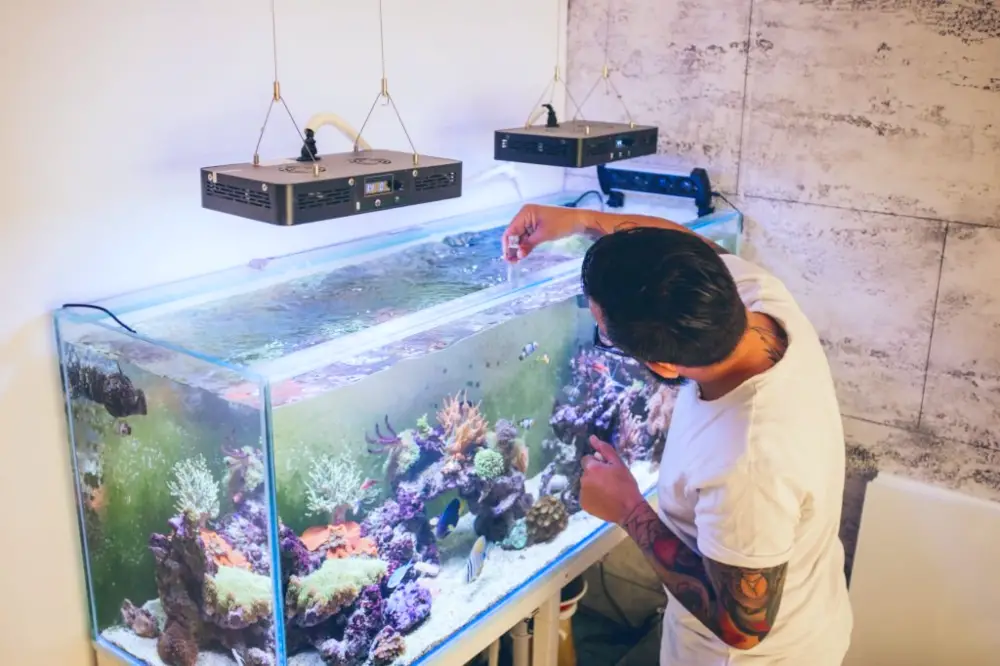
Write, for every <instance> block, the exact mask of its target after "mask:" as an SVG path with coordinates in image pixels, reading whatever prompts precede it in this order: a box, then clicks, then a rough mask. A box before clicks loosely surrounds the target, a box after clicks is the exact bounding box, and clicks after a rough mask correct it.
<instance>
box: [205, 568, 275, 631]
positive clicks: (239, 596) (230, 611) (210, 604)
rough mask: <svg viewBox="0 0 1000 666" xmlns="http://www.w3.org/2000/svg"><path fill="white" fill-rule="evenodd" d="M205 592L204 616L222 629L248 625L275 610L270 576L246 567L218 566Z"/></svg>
mask: <svg viewBox="0 0 1000 666" xmlns="http://www.w3.org/2000/svg"><path fill="white" fill-rule="evenodd" d="M203 594H204V600H205V607H204V613H205V616H206V617H207V618H208V619H210V620H211V621H212V622H213V623H215V624H216V625H217V626H219V627H222V628H223V629H246V628H247V627H249V626H250V625H252V624H256V623H257V622H259V621H261V620H266V619H267V618H269V617H270V615H271V613H272V612H273V611H272V603H271V601H272V590H271V579H270V578H269V577H267V576H260V575H258V574H255V573H251V572H249V571H247V570H245V569H237V568H235V567H226V566H222V567H219V570H218V571H217V572H216V573H215V575H214V576H208V577H206V578H205V589H204V593H203Z"/></svg>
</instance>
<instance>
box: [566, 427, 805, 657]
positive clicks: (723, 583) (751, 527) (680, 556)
mask: <svg viewBox="0 0 1000 666" xmlns="http://www.w3.org/2000/svg"><path fill="white" fill-rule="evenodd" d="M590 444H591V446H592V447H593V448H594V451H595V453H594V455H590V456H584V458H583V460H582V461H581V465H582V466H583V476H582V477H581V479H580V504H581V506H582V507H583V509H584V510H585V511H587V513H590V514H591V515H594V516H597V517H598V518H601V519H603V520H607V521H610V522H615V523H618V524H619V525H621V526H622V527H623V528H624V529H625V530H626V531H627V532H628V534H629V536H630V537H632V539H633V540H634V541H635V542H636V544H638V546H639V548H640V549H641V550H642V552H643V553H644V554H645V556H646V559H647V560H649V563H650V564H651V565H652V567H653V570H654V571H655V572H656V575H657V577H658V578H659V579H660V581H661V582H662V583H663V584H664V585H665V586H666V588H667V589H668V590H670V593H671V594H672V595H673V596H674V598H675V599H677V601H679V602H680V603H681V604H682V605H683V606H684V607H685V608H686V609H688V610H689V611H690V612H691V614H692V615H694V616H695V617H696V618H698V620H700V621H701V622H702V624H704V625H705V626H706V627H707V628H708V629H709V630H710V631H711V632H712V633H713V634H715V635H716V636H718V637H719V639H721V640H722V641H723V642H725V643H726V644H728V645H730V646H732V647H734V648H738V649H743V650H746V649H749V648H752V647H754V646H755V645H757V644H758V643H760V642H761V641H763V640H764V638H765V637H766V636H767V635H768V633H769V632H770V631H771V628H772V627H773V626H774V621H775V618H776V617H777V615H778V608H779V606H780V604H781V593H782V589H783V587H784V584H785V571H786V569H787V565H786V564H780V565H779V566H773V567H768V568H752V567H739V566H731V565H727V564H723V563H721V562H719V561H717V560H713V559H710V558H709V557H702V555H700V554H699V553H697V552H695V551H693V550H692V549H691V548H688V547H687V546H686V545H685V544H684V542H683V541H681V540H680V539H679V538H678V537H677V535H675V534H674V533H673V532H671V531H670V529H669V528H668V527H667V526H666V525H664V524H663V522H662V521H661V520H660V517H659V515H657V513H656V511H654V510H653V508H652V507H651V506H650V505H649V504H648V503H647V502H646V500H645V498H643V496H642V493H641V492H640V491H639V486H638V484H637V483H636V481H635V477H633V476H632V473H631V472H630V471H629V468H628V466H626V465H625V464H624V463H623V462H622V460H621V458H620V457H619V456H618V453H617V452H616V451H615V449H614V447H612V446H611V445H610V444H607V443H606V442H602V441H600V440H599V439H597V438H596V437H591V439H590ZM730 483H731V485H722V486H716V487H713V488H705V489H703V490H702V491H701V492H700V493H699V502H698V505H696V507H695V525H696V527H697V529H698V543H699V546H698V548H699V550H701V551H702V552H704V553H714V554H715V556H716V557H717V558H719V559H721V558H725V559H727V560H731V561H736V562H742V563H751V564H752V563H753V562H754V561H758V562H761V563H763V562H773V561H780V560H776V557H781V556H780V555H779V556H776V555H774V554H777V553H786V552H789V551H790V550H791V544H792V542H793V540H794V532H795V525H796V523H797V519H798V517H797V512H798V508H797V504H796V501H795V498H794V496H793V495H789V494H787V493H785V492H784V489H783V488H781V487H775V488H769V489H768V492H767V496H768V500H769V501H767V502H762V501H756V500H757V499H758V497H759V495H758V493H760V492H761V490H762V489H760V488H758V487H756V486H754V485H752V483H750V482H748V481H747V480H745V479H741V478H735V479H733V480H732V481H731V482H730ZM774 499H778V500H780V501H779V502H778V503H777V504H775V503H774V502H772V501H770V500H774ZM734 526H743V528H744V530H748V531H744V532H740V531H736V530H738V529H739V528H738V527H734ZM757 526H759V527H757ZM748 540H750V541H752V542H753V543H746V542H747V541H748ZM737 551H739V552H737ZM760 553H771V554H772V555H769V556H767V557H765V558H762V557H761V556H760Z"/></svg>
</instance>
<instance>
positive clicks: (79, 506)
mask: <svg viewBox="0 0 1000 666" xmlns="http://www.w3.org/2000/svg"><path fill="white" fill-rule="evenodd" d="M61 323H62V322H61V321H60V320H59V318H58V317H55V318H53V322H52V324H53V326H52V331H53V333H54V334H55V343H56V350H57V351H58V354H59V376H60V378H61V379H62V386H63V400H64V402H65V406H66V427H67V430H68V434H69V441H70V452H69V454H70V462H71V464H72V469H73V489H74V491H75V492H76V497H75V498H74V499H75V500H76V521H77V526H78V527H79V529H80V547H81V550H82V555H83V569H84V576H85V580H86V584H87V605H88V606H89V607H90V627H91V631H92V635H93V637H94V638H95V639H96V638H98V637H99V636H100V632H99V631H98V630H97V602H96V601H95V599H94V585H93V582H92V580H93V577H92V576H91V571H90V547H89V545H88V544H87V518H86V516H84V513H83V489H82V488H81V487H80V468H79V464H78V462H77V459H76V428H75V427H74V424H73V401H72V398H71V395H72V390H71V388H70V383H69V376H68V375H67V370H68V369H67V367H66V364H65V363H64V362H63V361H64V350H65V347H64V343H63V339H62V333H61V332H60V330H59V328H60V324H61Z"/></svg>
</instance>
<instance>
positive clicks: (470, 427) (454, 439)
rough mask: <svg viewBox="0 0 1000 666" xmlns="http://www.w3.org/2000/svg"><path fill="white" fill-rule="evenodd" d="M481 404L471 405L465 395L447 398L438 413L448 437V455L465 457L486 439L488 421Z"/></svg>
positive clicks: (460, 394) (439, 421) (458, 394)
mask: <svg viewBox="0 0 1000 666" xmlns="http://www.w3.org/2000/svg"><path fill="white" fill-rule="evenodd" d="M480 404H482V403H477V404H475V405H472V404H469V401H468V400H466V398H465V394H464V393H457V394H455V397H454V398H452V397H450V396H449V397H447V398H445V400H444V407H443V408H442V409H441V410H440V411H439V412H438V413H437V419H438V423H440V424H441V427H443V428H444V433H445V436H446V437H448V453H450V454H451V455H454V456H460V455H464V454H465V453H466V452H467V451H468V450H469V449H470V448H471V447H473V446H475V445H476V444H481V443H482V442H483V441H484V440H485V439H486V427H487V424H486V419H484V418H483V415H482V413H481V412H480Z"/></svg>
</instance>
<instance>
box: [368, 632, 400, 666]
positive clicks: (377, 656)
mask: <svg viewBox="0 0 1000 666" xmlns="http://www.w3.org/2000/svg"><path fill="white" fill-rule="evenodd" d="M405 651H406V641H405V640H404V639H403V636H402V635H401V634H400V633H399V632H398V631H396V630H395V629H394V628H393V627H392V626H390V625H386V626H384V627H382V631H380V632H378V635H377V636H375V642H374V643H372V647H371V650H370V651H369V652H368V660H369V661H370V662H371V663H372V666H389V665H390V664H392V662H394V661H396V659H398V658H399V657H400V656H402V654H403V652H405Z"/></svg>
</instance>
